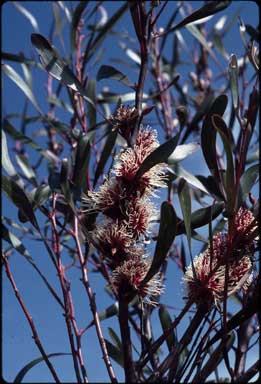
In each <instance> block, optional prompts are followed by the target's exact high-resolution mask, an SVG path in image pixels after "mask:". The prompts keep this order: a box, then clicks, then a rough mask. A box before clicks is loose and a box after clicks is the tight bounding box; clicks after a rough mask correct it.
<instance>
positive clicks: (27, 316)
mask: <svg viewBox="0 0 261 384" xmlns="http://www.w3.org/2000/svg"><path fill="white" fill-rule="evenodd" d="M3 261H4V265H5V270H6V275H7V277H8V279H9V281H10V283H11V285H12V288H13V291H14V294H15V296H16V298H17V300H18V302H19V304H20V306H21V308H22V310H23V312H24V314H25V317H26V319H27V321H28V323H29V325H30V327H31V330H32V333H33V339H34V341H35V344H36V345H37V347H38V349H39V351H40V353H41V355H42V356H43V359H44V361H45V363H46V365H47V366H48V368H49V370H50V372H51V374H52V376H53V378H54V380H55V382H56V383H60V380H59V378H58V376H57V374H56V372H55V369H54V367H53V365H52V363H51V362H50V361H49V359H48V356H47V355H46V353H45V350H44V348H43V346H42V344H41V342H40V339H39V336H38V332H37V330H36V327H35V325H34V322H33V318H32V316H31V315H30V313H29V312H28V310H27V308H26V306H25V304H24V302H23V299H22V297H21V295H20V293H19V290H18V288H17V286H16V284H15V281H14V278H13V275H12V273H11V270H10V267H9V263H8V260H7V258H6V257H5V256H3Z"/></svg>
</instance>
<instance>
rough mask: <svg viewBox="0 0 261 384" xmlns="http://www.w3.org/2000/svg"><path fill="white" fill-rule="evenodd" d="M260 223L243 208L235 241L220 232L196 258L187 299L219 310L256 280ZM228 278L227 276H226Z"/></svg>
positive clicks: (237, 219)
mask: <svg viewBox="0 0 261 384" xmlns="http://www.w3.org/2000/svg"><path fill="white" fill-rule="evenodd" d="M256 230H257V223H256V220H255V218H254V216H253V214H252V212H251V211H249V210H248V209H246V208H243V207H241V208H240V209H239V210H238V212H237V214H236V215H235V220H234V231H233V236H232V238H229V235H228V233H222V232H218V233H217V234H216V235H215V236H214V237H213V241H212V246H209V247H208V248H207V249H206V251H205V252H203V253H201V254H200V255H198V256H196V257H195V258H194V260H193V265H189V266H188V267H187V269H186V273H185V275H184V278H183V279H184V281H185V282H186V284H187V292H188V297H189V298H191V299H192V300H193V301H194V302H195V303H196V304H197V305H200V304H203V302H204V305H206V306H207V307H208V308H210V307H211V306H212V304H213V303H214V304H215V305H216V306H217V307H218V305H219V303H220V302H221V301H222V300H223V298H224V290H225V284H226V286H227V288H226V289H227V297H228V296H230V295H232V294H233V293H235V292H237V291H239V290H240V289H243V290H244V291H246V290H247V289H248V287H249V285H250V284H251V282H252V279H253V253H254V249H255V238H256ZM226 276H227V277H226Z"/></svg>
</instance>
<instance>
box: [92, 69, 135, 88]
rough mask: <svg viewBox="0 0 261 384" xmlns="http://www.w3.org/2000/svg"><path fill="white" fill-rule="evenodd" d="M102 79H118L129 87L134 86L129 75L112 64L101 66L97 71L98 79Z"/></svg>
mask: <svg viewBox="0 0 261 384" xmlns="http://www.w3.org/2000/svg"><path fill="white" fill-rule="evenodd" d="M102 79H111V80H118V81H120V82H121V83H123V84H125V85H127V86H129V87H130V86H132V84H131V82H130V81H129V79H128V77H127V76H126V75H124V74H123V73H122V72H121V71H119V70H118V69H116V68H114V67H112V66H111V65H102V66H101V67H100V69H99V71H98V73H97V80H98V81H99V80H102Z"/></svg>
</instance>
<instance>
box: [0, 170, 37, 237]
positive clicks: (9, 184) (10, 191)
mask: <svg viewBox="0 0 261 384" xmlns="http://www.w3.org/2000/svg"><path fill="white" fill-rule="evenodd" d="M2 188H3V191H4V192H5V194H6V195H7V196H8V198H9V199H10V200H11V201H12V202H13V203H14V204H15V205H16V206H17V208H19V210H20V212H21V214H22V215H23V216H24V217H26V218H27V219H28V220H29V221H30V222H31V223H32V225H33V226H34V227H35V228H36V229H39V226H38V223H37V220H36V217H35V215H34V211H33V207H32V204H31V202H30V201H29V199H28V197H27V195H26V193H25V192H24V190H23V189H22V188H21V187H20V186H19V185H18V184H17V183H16V182H15V181H14V180H12V179H11V178H10V177H8V176H5V175H2Z"/></svg>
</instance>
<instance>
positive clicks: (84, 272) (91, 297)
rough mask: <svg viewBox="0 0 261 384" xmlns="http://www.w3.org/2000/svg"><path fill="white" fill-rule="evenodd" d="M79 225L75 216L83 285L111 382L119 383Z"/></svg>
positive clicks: (75, 237)
mask: <svg viewBox="0 0 261 384" xmlns="http://www.w3.org/2000/svg"><path fill="white" fill-rule="evenodd" d="M78 225H79V224H78V218H77V217H75V219H74V230H75V232H74V239H75V242H76V246H77V250H78V255H79V261H80V265H81V270H82V282H83V285H84V287H85V290H86V293H87V295H88V298H89V301H90V307H91V311H92V313H93V319H94V323H95V328H96V333H97V336H98V339H99V342H100V346H101V350H102V354H103V359H104V362H105V364H106V367H107V371H108V374H109V376H110V379H111V382H112V383H117V379H116V376H115V373H114V370H113V367H112V365H111V362H110V359H109V355H108V351H107V347H106V343H105V340H104V337H103V334H102V329H101V324H100V319H99V314H98V312H97V307H96V302H95V296H94V294H93V292H92V289H91V286H90V282H89V278H88V274H87V268H86V264H85V259H84V256H83V253H82V249H81V245H80V241H79V233H78Z"/></svg>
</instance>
